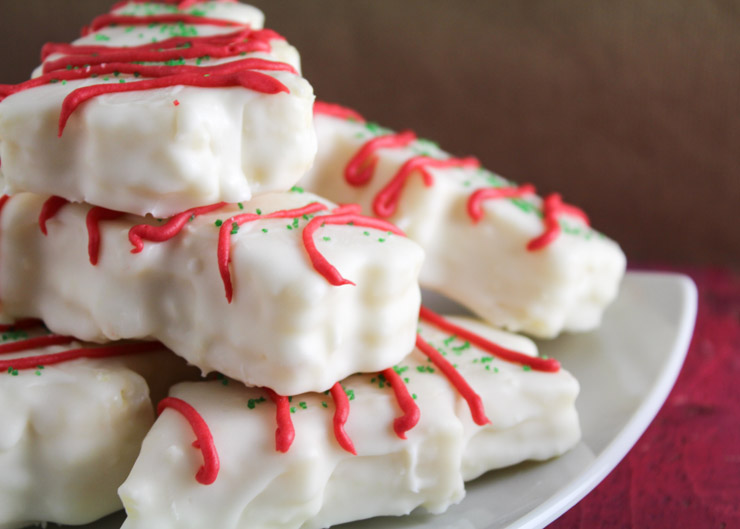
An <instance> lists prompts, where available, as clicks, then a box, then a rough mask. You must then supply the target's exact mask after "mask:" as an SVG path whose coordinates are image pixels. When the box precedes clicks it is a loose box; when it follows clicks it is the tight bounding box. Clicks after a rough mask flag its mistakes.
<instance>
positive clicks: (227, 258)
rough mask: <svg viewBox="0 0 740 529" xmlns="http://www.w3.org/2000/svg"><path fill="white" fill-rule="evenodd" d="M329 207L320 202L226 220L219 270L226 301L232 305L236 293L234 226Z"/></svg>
mask: <svg viewBox="0 0 740 529" xmlns="http://www.w3.org/2000/svg"><path fill="white" fill-rule="evenodd" d="M326 209H327V207H326V206H325V205H324V204H320V203H318V202H312V203H311V204H308V205H307V206H303V207H302V208H297V209H283V210H280V211H274V212H272V213H269V214H267V215H257V214H256V213H243V214H241V215H236V216H234V217H231V218H229V219H228V220H226V221H225V222H224V223H223V224H222V225H221V229H220V231H219V233H218V252H217V257H218V269H219V272H220V274H221V279H222V281H223V283H224V290H225V291H226V299H227V300H228V302H229V303H231V301H232V299H233V296H234V291H233V287H232V282H231V272H230V270H229V264H230V263H231V232H232V231H233V230H234V225H236V226H237V227H238V226H242V225H244V224H246V223H247V222H252V221H255V220H259V219H286V218H295V217H300V216H302V215H311V214H313V213H317V212H319V211H322V210H326Z"/></svg>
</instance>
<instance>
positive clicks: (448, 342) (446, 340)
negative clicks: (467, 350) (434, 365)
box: [443, 334, 457, 345]
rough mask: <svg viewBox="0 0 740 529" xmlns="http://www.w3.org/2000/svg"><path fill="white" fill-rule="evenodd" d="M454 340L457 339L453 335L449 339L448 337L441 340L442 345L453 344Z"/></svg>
mask: <svg viewBox="0 0 740 529" xmlns="http://www.w3.org/2000/svg"><path fill="white" fill-rule="evenodd" d="M456 339H457V336H455V335H454V334H453V335H452V336H450V337H448V338H445V339H444V340H443V343H444V344H445V345H450V344H451V343H452V342H454V341H455V340H456Z"/></svg>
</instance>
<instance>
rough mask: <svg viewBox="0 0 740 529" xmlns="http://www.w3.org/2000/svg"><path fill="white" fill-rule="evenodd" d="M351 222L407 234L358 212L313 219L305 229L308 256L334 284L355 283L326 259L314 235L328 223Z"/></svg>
mask: <svg viewBox="0 0 740 529" xmlns="http://www.w3.org/2000/svg"><path fill="white" fill-rule="evenodd" d="M350 223H352V224H353V225H355V226H363V227H365V228H373V229H376V230H382V231H387V232H391V233H395V234H396V235H400V236H401V237H405V236H406V234H404V233H403V232H402V231H401V230H400V229H398V228H397V227H396V226H394V225H393V224H391V223H390V222H386V221H384V220H380V219H374V218H371V217H363V216H361V215H356V214H343V215H342V214H340V215H325V216H321V217H315V218H313V219H311V221H310V222H309V223H308V224H307V225H306V227H305V228H304V229H303V245H304V246H305V248H306V252H308V256H309V257H310V258H311V264H312V265H313V267H314V269H315V270H316V271H317V272H318V273H320V274H321V275H322V276H324V277H325V278H326V280H327V281H328V282H329V283H331V284H332V285H334V286H341V285H354V283H353V282H352V281H349V280H348V279H344V278H343V277H342V275H341V274H340V273H339V271H337V269H336V268H335V267H334V266H333V265H332V264H331V263H329V261H327V260H326V258H325V257H324V256H323V255H322V254H321V252H319V250H318V249H317V248H316V243H315V242H314V240H313V235H314V233H316V230H318V229H319V228H321V227H322V226H324V225H326V224H333V225H342V224H350Z"/></svg>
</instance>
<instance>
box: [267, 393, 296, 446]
mask: <svg viewBox="0 0 740 529" xmlns="http://www.w3.org/2000/svg"><path fill="white" fill-rule="evenodd" d="M264 389H265V391H266V392H267V395H268V396H269V397H270V399H271V400H272V402H274V403H275V405H276V406H277V412H276V417H275V418H276V421H277V429H276V430H275V448H276V449H277V451H278V452H282V453H286V452H287V451H288V450H290V445H292V444H293V441H294V440H295V428H294V427H293V421H292V420H291V418H290V400H288V397H284V396H282V395H278V394H277V393H275V392H274V391H273V390H271V389H270V388H264Z"/></svg>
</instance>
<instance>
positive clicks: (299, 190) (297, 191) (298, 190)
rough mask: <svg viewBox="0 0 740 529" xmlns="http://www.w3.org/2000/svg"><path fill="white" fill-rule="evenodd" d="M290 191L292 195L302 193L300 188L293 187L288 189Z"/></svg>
mask: <svg viewBox="0 0 740 529" xmlns="http://www.w3.org/2000/svg"><path fill="white" fill-rule="evenodd" d="M290 190H291V191H292V192H293V193H303V191H304V190H303V188H302V187H298V186H293V187H291V188H290Z"/></svg>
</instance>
